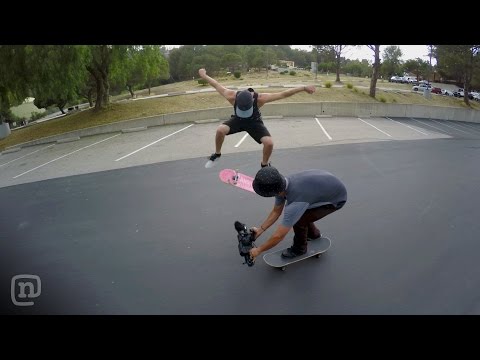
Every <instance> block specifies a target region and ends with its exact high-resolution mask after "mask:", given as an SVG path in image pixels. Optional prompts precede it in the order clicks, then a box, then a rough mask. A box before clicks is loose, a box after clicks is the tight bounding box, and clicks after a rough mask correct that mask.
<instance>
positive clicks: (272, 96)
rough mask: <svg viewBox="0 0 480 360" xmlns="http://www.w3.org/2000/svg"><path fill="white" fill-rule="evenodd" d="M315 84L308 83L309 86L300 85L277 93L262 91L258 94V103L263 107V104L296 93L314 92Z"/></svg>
mask: <svg viewBox="0 0 480 360" xmlns="http://www.w3.org/2000/svg"><path fill="white" fill-rule="evenodd" d="M315 89H316V88H315V86H313V85H308V86H299V87H296V88H292V89H288V90H284V91H280V92H276V93H261V94H259V95H258V100H257V104H258V107H261V106H262V105H264V104H266V103H268V102H272V101H275V100H280V99H285V98H287V97H289V96H292V95H295V94H296V93H299V92H302V91H306V92H307V93H309V94H313V93H314V92H315Z"/></svg>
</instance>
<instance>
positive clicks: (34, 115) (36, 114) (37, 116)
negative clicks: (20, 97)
mask: <svg viewBox="0 0 480 360" xmlns="http://www.w3.org/2000/svg"><path fill="white" fill-rule="evenodd" d="M45 115H46V113H45V112H43V113H40V112H37V111H32V115H31V116H30V120H31V121H34V120H38V119H40V118H42V117H44V116H45Z"/></svg>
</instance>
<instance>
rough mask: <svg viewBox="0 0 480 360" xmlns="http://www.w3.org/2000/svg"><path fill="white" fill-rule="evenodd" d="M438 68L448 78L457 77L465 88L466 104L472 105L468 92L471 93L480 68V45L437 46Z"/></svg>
mask: <svg viewBox="0 0 480 360" xmlns="http://www.w3.org/2000/svg"><path fill="white" fill-rule="evenodd" d="M436 51H437V54H438V64H437V68H438V69H439V70H441V71H442V72H443V73H444V74H446V75H447V76H456V77H457V79H459V80H460V81H461V83H462V84H463V88H464V93H465V96H464V97H463V99H464V102H465V104H466V105H467V106H469V105H470V103H469V99H468V95H467V94H468V92H469V91H470V86H471V82H472V79H473V75H474V74H475V73H476V72H477V71H478V67H479V66H480V54H479V51H480V45H437V46H436Z"/></svg>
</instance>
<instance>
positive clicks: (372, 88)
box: [367, 45, 380, 98]
mask: <svg viewBox="0 0 480 360" xmlns="http://www.w3.org/2000/svg"><path fill="white" fill-rule="evenodd" d="M367 47H368V48H369V49H370V50H372V51H373V54H374V55H373V58H374V60H373V71H372V79H371V80H370V94H369V95H370V97H372V98H375V93H376V91H377V79H378V74H379V73H380V45H367Z"/></svg>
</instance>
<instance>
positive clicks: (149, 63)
mask: <svg viewBox="0 0 480 360" xmlns="http://www.w3.org/2000/svg"><path fill="white" fill-rule="evenodd" d="M140 59H141V60H140V61H141V63H143V68H144V69H145V75H146V78H147V84H146V85H147V87H148V95H150V89H151V85H152V82H153V80H156V79H160V80H165V79H168V77H169V71H168V70H169V69H168V61H167V59H166V58H165V56H164V55H163V53H162V51H161V46H159V45H144V46H143V47H142V50H141V56H140Z"/></svg>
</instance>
